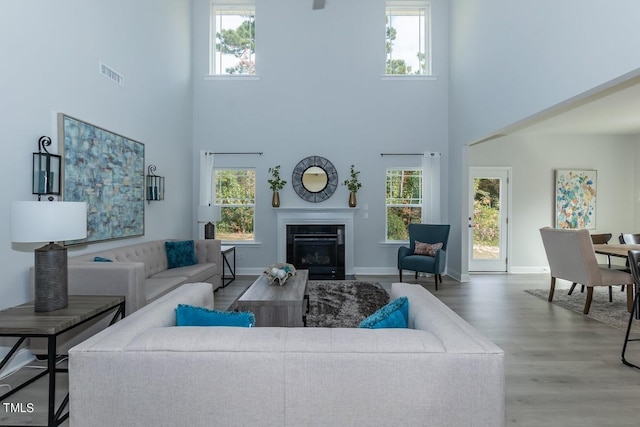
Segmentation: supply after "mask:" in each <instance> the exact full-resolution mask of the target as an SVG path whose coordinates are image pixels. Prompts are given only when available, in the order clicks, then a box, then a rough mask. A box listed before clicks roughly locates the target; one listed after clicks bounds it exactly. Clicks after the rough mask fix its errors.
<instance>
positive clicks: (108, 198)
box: [58, 113, 145, 245]
mask: <svg viewBox="0 0 640 427" xmlns="http://www.w3.org/2000/svg"><path fill="white" fill-rule="evenodd" d="M58 134H59V141H60V151H61V153H62V159H63V163H64V177H63V188H62V198H63V200H65V201H71V202H87V237H86V238H85V239H82V240H74V241H68V242H65V245H74V244H84V243H93V242H102V241H105V240H112V239H123V238H129V237H136V236H142V235H144V194H145V193H144V144H142V143H140V142H137V141H134V140H132V139H129V138H127V137H124V136H122V135H118V134H116V133H113V132H110V131H108V130H105V129H102V128H100V127H97V126H94V125H91V124H89V123H86V122H83V121H81V120H78V119H75V118H73V117H70V116H67V115H65V114H63V113H59V114H58Z"/></svg>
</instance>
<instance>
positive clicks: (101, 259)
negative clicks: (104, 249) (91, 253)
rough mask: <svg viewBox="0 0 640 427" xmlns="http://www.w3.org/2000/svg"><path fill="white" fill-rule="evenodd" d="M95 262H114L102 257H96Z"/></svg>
mask: <svg viewBox="0 0 640 427" xmlns="http://www.w3.org/2000/svg"><path fill="white" fill-rule="evenodd" d="M93 262H113V261H112V260H110V259H109V258H103V257H101V256H95V257H93Z"/></svg>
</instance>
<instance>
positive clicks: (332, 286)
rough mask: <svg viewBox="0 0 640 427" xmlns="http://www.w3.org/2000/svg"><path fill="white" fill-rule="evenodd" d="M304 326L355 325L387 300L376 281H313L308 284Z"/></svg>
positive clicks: (343, 326) (335, 326)
mask: <svg viewBox="0 0 640 427" xmlns="http://www.w3.org/2000/svg"><path fill="white" fill-rule="evenodd" d="M307 293H308V294H309V313H308V314H307V324H306V325H307V326H308V327H317V328H357V327H358V325H359V324H360V322H362V320H363V319H365V318H367V317H368V316H370V315H372V314H373V313H375V311H376V310H378V309H379V308H380V307H382V306H383V305H385V304H387V303H388V302H389V294H388V293H387V291H385V289H384V288H383V287H382V285H381V284H379V283H372V282H363V281H357V280H345V281H320V280H319V281H315V280H313V281H312V280H310V281H309V283H308V284H307Z"/></svg>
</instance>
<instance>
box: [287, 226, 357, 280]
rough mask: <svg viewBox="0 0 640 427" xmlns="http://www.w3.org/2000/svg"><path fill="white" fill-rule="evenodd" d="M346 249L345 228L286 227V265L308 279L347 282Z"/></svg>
mask: <svg viewBox="0 0 640 427" xmlns="http://www.w3.org/2000/svg"><path fill="white" fill-rule="evenodd" d="M344 249H345V243H344V224H299V225H296V224H289V225H287V262H288V263H290V264H293V265H294V266H295V267H296V268H297V269H306V270H309V279H312V280H321V279H344V278H345V267H344V265H345V259H344V258H345V255H344V254H345V251H344Z"/></svg>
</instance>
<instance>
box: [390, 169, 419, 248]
mask: <svg viewBox="0 0 640 427" xmlns="http://www.w3.org/2000/svg"><path fill="white" fill-rule="evenodd" d="M386 194H387V197H386V210H387V226H386V229H387V236H386V237H387V240H401V241H406V240H409V224H411V223H420V222H422V170H421V169H388V170H387V193H386Z"/></svg>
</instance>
